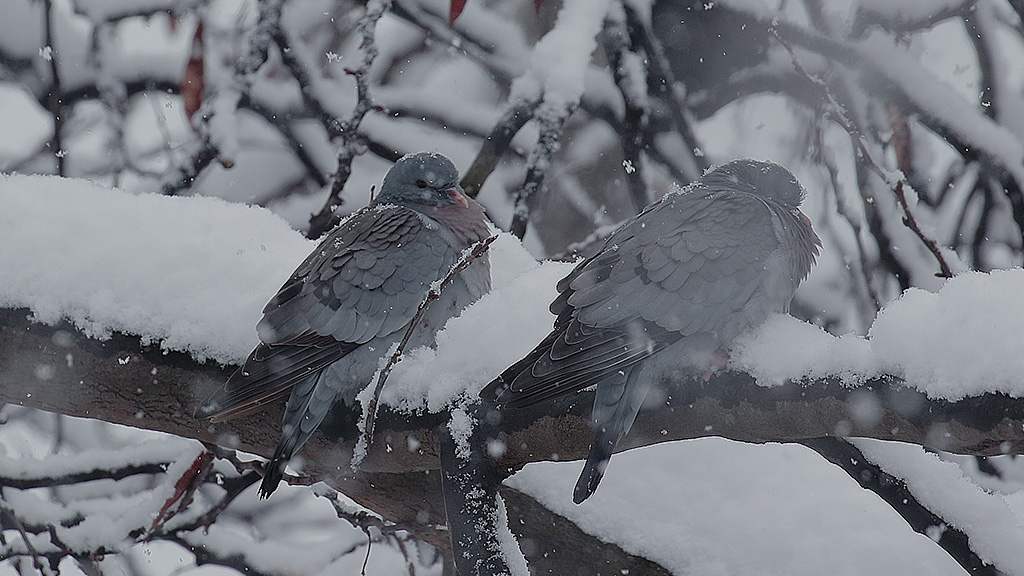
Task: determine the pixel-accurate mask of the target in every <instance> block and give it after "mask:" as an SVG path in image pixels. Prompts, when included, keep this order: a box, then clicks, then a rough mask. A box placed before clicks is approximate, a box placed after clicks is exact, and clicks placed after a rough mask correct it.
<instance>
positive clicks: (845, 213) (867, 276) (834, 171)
mask: <svg viewBox="0 0 1024 576" xmlns="http://www.w3.org/2000/svg"><path fill="white" fill-rule="evenodd" d="M818 133H819V135H820V133H821V131H820V130H819V131H818ZM823 148H824V147H823V146H820V145H819V146H818V150H819V153H820V156H821V164H822V165H823V166H824V167H825V169H826V170H827V171H828V178H829V182H830V183H831V185H832V193H833V195H834V196H835V200H836V212H837V213H838V214H839V216H840V217H842V218H843V220H845V221H846V224H847V225H848V226H849V227H850V231H851V232H853V239H854V242H855V243H856V244H857V257H858V260H859V262H860V275H861V280H862V281H863V283H864V289H865V290H866V291H867V295H868V298H869V299H870V300H871V307H872V308H873V313H872V317H874V315H875V314H877V313H878V311H879V310H880V309H881V307H882V306H881V301H880V300H879V299H878V294H877V293H876V292H875V288H874V286H872V285H871V267H870V266H869V265H868V255H867V250H866V249H865V247H864V240H863V239H862V238H861V230H862V228H861V224H860V221H859V220H858V219H856V218H854V216H853V214H852V213H851V212H850V209H849V207H848V206H847V205H846V201H845V200H843V195H842V193H841V190H840V189H841V186H839V169H838V168H836V165H835V162H833V161H832V158H830V157H828V155H827V154H825V153H824V150H823ZM851 268H852V267H851Z"/></svg>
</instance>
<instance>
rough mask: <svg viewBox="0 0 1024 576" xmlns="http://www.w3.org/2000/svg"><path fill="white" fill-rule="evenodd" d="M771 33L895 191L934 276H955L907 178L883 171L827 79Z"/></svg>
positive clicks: (907, 221)
mask: <svg viewBox="0 0 1024 576" xmlns="http://www.w3.org/2000/svg"><path fill="white" fill-rule="evenodd" d="M770 32H771V34H772V37H774V38H775V39H776V40H777V41H778V42H779V43H780V44H781V45H782V46H783V47H784V48H785V49H786V51H787V52H789V56H790V58H791V59H792V61H793V68H795V69H796V71H797V72H798V73H799V74H800V75H801V76H803V77H804V78H805V79H806V80H807V81H808V82H810V83H811V84H812V85H813V86H814V87H815V88H817V89H818V91H819V92H821V94H822V96H823V97H824V98H825V101H826V102H827V103H828V104H829V106H830V107H831V111H832V113H833V118H835V120H836V122H837V123H838V124H839V125H840V126H841V127H842V128H843V129H844V130H846V132H847V133H848V134H849V135H850V137H851V139H852V140H853V143H854V146H855V147H856V149H857V154H858V155H859V156H860V157H861V158H863V159H864V161H865V162H866V163H867V166H868V167H869V168H870V169H871V170H872V171H873V172H874V173H875V174H877V175H878V177H879V178H881V179H882V181H883V182H885V183H886V184H887V185H888V186H889V187H890V188H891V189H892V192H893V194H894V195H895V197H896V202H897V203H898V204H899V205H900V208H902V210H903V219H902V221H903V224H904V226H906V227H907V228H909V229H910V231H911V232H913V233H914V234H916V235H917V237H918V238H919V239H920V240H921V243H922V244H924V246H925V248H927V249H928V251H929V252H931V253H932V255H933V256H934V257H935V260H936V261H937V262H938V264H939V272H938V273H936V274H935V275H936V276H938V277H940V278H951V277H952V276H953V272H952V270H951V269H950V267H949V264H947V263H946V259H945V257H944V256H943V255H942V251H941V250H940V249H939V245H938V243H937V242H936V241H935V240H934V239H932V238H930V237H929V236H928V235H927V234H925V233H924V231H923V230H921V227H920V225H918V223H917V219H916V218H914V213H913V212H912V211H911V209H910V204H909V203H908V202H907V197H906V194H905V193H904V191H903V184H904V183H905V182H906V177H905V176H901V177H899V178H896V177H895V176H894V175H892V174H890V173H888V172H886V171H885V170H883V169H882V168H881V166H879V165H878V164H877V163H876V162H875V160H874V158H872V156H871V152H870V151H869V150H868V147H867V144H866V142H865V138H864V135H863V134H861V133H860V130H858V129H857V127H856V126H855V125H854V123H853V122H852V121H851V120H850V118H849V117H848V116H847V115H846V110H845V109H844V108H843V106H842V105H841V104H840V103H839V102H838V101H837V100H836V98H835V96H833V94H832V91H831V90H830V89H829V87H828V85H827V84H825V82H824V81H823V80H821V79H820V78H816V77H814V76H812V75H811V74H810V73H809V72H807V70H806V69H805V68H804V67H803V66H802V65H801V64H800V61H799V60H798V59H797V56H796V52H795V51H794V50H793V47H792V46H791V45H790V44H789V43H788V42H787V41H786V40H785V39H783V38H782V36H781V35H779V32H778V30H777V29H775V28H771V29H770Z"/></svg>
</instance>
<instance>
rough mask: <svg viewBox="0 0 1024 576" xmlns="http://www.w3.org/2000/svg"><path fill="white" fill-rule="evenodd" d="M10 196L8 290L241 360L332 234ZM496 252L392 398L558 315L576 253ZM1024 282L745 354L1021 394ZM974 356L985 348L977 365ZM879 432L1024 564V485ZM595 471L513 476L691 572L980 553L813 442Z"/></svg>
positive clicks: (224, 210)
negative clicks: (482, 285) (899, 510)
mask: <svg viewBox="0 0 1024 576" xmlns="http://www.w3.org/2000/svg"><path fill="white" fill-rule="evenodd" d="M0 206H2V207H3V209H2V210H0V270H4V272H5V273H4V274H3V276H2V277H0V306H5V307H28V308H31V309H32V310H33V311H34V312H35V314H36V317H37V319H38V320H39V321H42V322H54V321H56V320H58V319H60V318H67V319H69V320H71V321H73V322H74V323H76V325H78V326H80V327H81V328H82V329H83V330H85V331H87V332H88V333H90V334H93V335H96V336H97V337H103V335H104V334H107V333H109V332H110V331H114V330H116V331H123V332H127V333H131V334H137V335H139V336H140V337H141V338H143V339H144V340H147V341H157V342H160V343H161V344H162V345H163V346H164V347H165V348H167V349H174V350H184V351H188V352H190V353H192V354H193V355H194V356H195V357H196V358H199V359H203V358H212V359H215V360H217V361H221V362H237V361H238V360H239V359H241V358H242V357H244V355H245V354H246V353H247V352H248V350H249V347H250V346H252V345H253V344H254V343H255V331H254V329H253V325H254V324H255V322H256V320H257V319H258V317H259V310H260V308H261V307H262V305H263V303H264V302H265V301H266V300H267V299H268V298H269V297H270V295H271V294H272V293H273V292H274V291H275V290H276V289H277V287H278V286H279V284H280V283H281V282H282V281H283V280H284V279H285V278H286V277H287V275H288V274H289V273H290V271H291V269H292V267H293V266H294V265H295V264H296V263H297V262H299V261H300V260H301V259H302V257H303V256H304V255H305V253H306V252H307V251H309V250H310V249H311V248H312V244H311V243H310V242H308V241H306V240H304V239H303V238H302V237H301V235H300V234H299V233H297V232H294V231H292V230H291V229H290V228H289V227H288V226H287V225H286V224H285V222H284V221H283V220H281V219H280V218H278V217H277V216H274V215H273V214H271V213H269V212H267V211H265V210H262V209H259V208H249V207H243V206H239V205H232V204H227V203H225V202H222V201H219V200H212V199H208V198H196V197H192V198H165V197H153V196H146V195H141V196H137V195H132V194H129V193H126V192H121V191H118V190H110V189H107V188H104V187H101V186H98V185H95V184H92V183H89V182H85V181H80V180H72V179H59V178H54V177H39V176H34V177H28V176H0ZM41 222H45V225H41V224H40V223H41ZM492 262H493V266H494V286H495V291H494V292H493V293H492V294H490V295H489V296H487V297H486V298H484V299H482V300H481V301H480V302H479V303H478V304H476V305H474V306H473V307H471V308H470V309H468V310H467V311H466V312H465V313H464V314H463V316H462V317H460V318H459V319H457V320H455V321H453V322H451V323H450V324H449V327H448V328H447V330H446V331H445V332H444V333H443V334H442V336H441V337H440V344H439V346H438V349H437V351H419V352H414V353H413V354H410V356H409V358H408V359H407V360H406V361H403V362H402V363H400V364H399V367H398V368H396V370H395V372H394V374H393V376H392V379H391V380H390V381H389V384H388V388H387V390H388V394H387V395H386V399H387V400H388V401H390V402H392V403H393V404H395V405H399V406H405V407H407V408H417V409H418V408H424V407H425V408H427V409H429V410H442V409H444V408H445V407H446V406H448V405H450V403H451V402H453V401H455V400H457V399H458V398H460V397H464V395H465V394H467V392H466V391H465V389H466V388H468V389H469V390H470V392H468V393H469V394H472V391H473V390H474V389H475V388H477V387H479V386H481V385H482V384H483V383H486V382H487V381H488V380H489V379H490V378H491V377H493V376H494V375H495V374H497V373H498V372H499V371H500V370H501V369H502V368H504V367H505V366H506V365H508V364H509V363H510V362H511V361H513V360H515V359H517V358H518V357H519V356H520V355H521V354H522V353H523V352H525V351H526V350H528V349H529V348H530V347H531V346H532V345H533V344H534V343H536V341H538V340H539V339H540V337H542V336H543V335H544V333H545V332H546V330H547V329H548V328H549V327H550V322H551V317H550V315H549V314H548V312H547V311H546V307H547V303H548V302H549V301H550V300H551V298H552V297H553V295H554V288H553V285H554V282H555V281H556V280H557V279H558V278H559V277H560V276H561V275H563V274H564V273H565V272H566V271H567V270H568V269H569V266H570V265H567V264H557V263H545V264H540V265H538V264H537V263H535V262H534V261H533V260H532V258H531V257H530V256H529V255H528V254H527V253H526V252H525V251H524V250H523V249H522V247H521V246H520V245H519V244H518V242H517V241H515V240H514V239H513V238H511V237H509V236H503V237H502V238H501V239H500V240H499V242H497V243H496V244H495V245H494V247H493V253H492ZM1020 294H1024V271H1021V270H1011V271H1003V272H998V273H992V274H965V275H962V276H960V277H957V278H954V279H953V280H950V281H949V282H947V284H946V285H945V286H944V287H943V288H942V290H940V291H939V292H938V293H931V292H925V291H922V290H914V291H911V292H909V293H908V294H906V295H904V297H903V298H902V299H900V300H897V301H895V302H893V303H892V304H890V305H889V307H887V308H886V309H885V310H884V311H883V312H882V313H881V314H880V316H879V318H878V319H877V321H876V322H875V325H874V327H873V328H872V330H871V332H870V336H871V337H870V339H864V338H860V337H857V336H853V335H848V336H844V337H842V338H836V337H834V336H831V335H829V334H827V333H825V332H823V331H821V330H820V329H818V328H816V327H814V326H813V325H809V324H804V323H801V322H798V321H796V320H794V319H788V318H781V319H777V320H775V321H773V322H771V323H769V325H768V326H766V327H765V328H764V329H763V330H762V331H761V332H760V333H759V334H756V335H753V336H752V337H751V338H750V339H749V340H748V341H747V342H746V343H744V344H743V346H742V347H741V349H740V351H739V352H738V354H737V358H736V361H737V362H738V363H740V365H741V366H743V367H745V368H747V369H749V370H751V371H752V372H753V373H755V374H759V375H760V376H761V377H762V378H763V380H764V383H765V384H770V383H771V382H773V381H776V380H778V379H780V378H785V377H799V376H805V375H820V374H821V372H822V371H826V372H832V373H838V374H841V375H844V376H846V377H847V378H849V379H850V381H851V382H856V381H857V380H858V379H859V378H861V377H863V376H864V375H870V374H875V373H877V372H879V371H887V372H890V373H895V374H897V375H901V376H903V377H905V378H907V379H908V380H909V381H910V382H911V383H912V384H913V385H914V386H916V387H918V388H920V389H922V390H926V391H928V392H929V393H931V394H933V395H935V396H942V397H951V398H955V397H960V396H963V395H969V394H974V393H978V392H982V391H986V390H995V389H1001V390H1006V391H1009V392H1011V393H1013V394H1019V393H1020V392H1021V391H1022V389H1024V386H1022V384H1021V383H1020V382H1019V380H1015V379H1014V376H1015V375H1017V374H1020V373H1021V368H1024V367H1022V366H1021V362H1022V360H1021V358H1020V355H1019V354H1018V353H1017V351H1016V350H1015V349H1014V347H1013V346H1012V345H1011V344H1012V343H1013V342H1015V340H1014V339H1013V338H1010V337H1008V336H1011V335H1012V334H1014V333H1016V332H1015V330H1016V327H1019V326H1020V325H1021V324H1022V323H1024V322H1022V321H1024V304H1022V302H1024V300H1022V299H1021V297H1020ZM509 322H514V324H512V325H510V324H508V323H509ZM911 336H912V337H911ZM780 343H785V345H784V346H782V347H780ZM496 351H497V352H496ZM970 358H974V359H977V358H984V359H985V362H983V363H981V365H979V363H977V362H970V363H968V364H967V365H969V366H970V367H971V369H970V370H968V371H964V370H962V369H960V368H958V367H959V366H962V365H964V364H963V363H964V362H967V360H968V359H970ZM826 360H828V361H827V362H826ZM403 365H404V366H403ZM982 368H984V370H982ZM432 373H444V374H447V375H449V376H451V377H450V378H449V379H448V380H449V381H450V382H451V383H452V386H451V387H449V388H445V389H434V390H428V389H423V388H422V387H420V386H418V384H417V383H418V382H422V381H424V380H426V381H436V380H435V379H433V378H425V377H423V376H424V374H427V375H429V374H432ZM972 373H974V374H975V376H972ZM977 374H981V376H977ZM414 375H418V376H419V378H414ZM954 383H959V384H955V385H954ZM0 434H2V436H0V440H2V442H3V444H4V445H5V447H6V450H5V451H6V452H7V453H9V454H10V453H12V450H13V453H15V454H17V453H20V450H17V449H12V448H11V442H15V443H16V442H17V433H16V432H11V431H10V430H9V429H8V427H4V429H3V430H2V433H0ZM12 435H13V437H12ZM863 448H864V450H865V451H866V452H867V453H868V454H869V456H870V457H871V458H872V459H875V460H877V461H879V462H883V463H884V464H885V465H886V466H887V467H888V466H889V465H890V464H891V466H892V470H893V472H894V473H896V474H897V475H901V476H905V477H907V478H908V479H910V480H911V483H912V485H920V486H921V487H922V490H923V494H924V496H922V499H923V500H924V501H925V503H926V504H927V505H929V506H932V507H933V509H934V510H935V511H938V512H941V513H942V514H943V515H944V516H945V517H947V519H948V520H950V521H951V522H953V523H954V524H955V525H957V526H958V527H960V528H961V529H962V530H964V531H965V532H966V533H967V534H968V535H969V536H971V537H972V538H976V539H977V542H978V544H977V545H976V546H975V550H976V551H977V552H978V553H979V554H980V555H981V556H982V557H983V558H985V559H988V560H992V561H995V562H997V564H998V565H999V567H1000V568H1001V569H1002V570H1003V571H1004V572H1006V573H1007V574H1024V552H1021V547H1020V546H1019V543H1020V542H1024V528H1022V525H1024V492H1020V491H1018V488H1019V486H1018V485H1016V484H1014V483H1012V482H1010V483H1006V484H1004V485H1002V486H1000V487H999V488H998V489H992V488H991V487H990V489H989V490H988V491H985V490H982V489H981V488H980V487H979V486H978V485H977V484H976V483H975V482H974V481H972V480H971V479H969V478H968V477H965V476H963V473H962V472H961V471H960V468H959V467H958V466H956V465H955V464H951V463H949V462H944V461H941V460H939V459H938V458H936V457H935V456H933V455H929V454H925V453H924V452H923V451H922V450H921V449H920V448H917V447H913V446H910V447H907V446H898V445H887V444H882V443H878V442H870V443H864V446H863ZM638 470H643V471H644V473H643V474H642V475H639V474H637V473H636V471H638ZM578 471H579V463H538V464H532V465H529V466H527V467H526V469H524V470H523V471H522V472H521V473H519V474H518V475H516V476H515V477H513V478H512V479H511V480H510V481H509V482H510V484H511V485H512V486H514V487H516V488H518V489H521V490H524V491H526V492H528V493H530V494H532V495H534V496H536V497H537V498H538V499H539V500H541V501H542V502H543V503H544V504H545V505H547V506H549V507H550V508H551V509H552V510H554V511H556V512H558V513H560V514H564V515H565V516H567V517H569V518H571V519H573V520H574V521H576V522H577V523H578V524H579V525H580V526H581V527H582V528H583V529H584V530H587V531H588V532H591V533H593V534H595V535H598V536H600V537H602V538H605V539H607V540H609V541H613V542H616V543H619V544H621V545H622V546H623V547H624V548H626V549H627V550H630V551H632V552H635V553H638V554H642V555H644V556H646V557H648V558H651V559H653V560H655V561H657V562H659V563H662V564H664V565H665V566H667V567H670V568H671V569H673V570H675V571H678V572H680V573H690V572H699V573H707V574H780V575H781V574H808V575H811V574H822V573H833V574H863V573H873V574H893V575H895V574H906V573H934V574H957V573H960V572H961V570H960V568H959V567H958V566H957V565H956V564H955V563H954V562H953V561H952V560H950V558H949V557H948V556H947V555H946V553H945V552H943V551H942V550H941V549H940V548H939V547H938V546H936V545H935V544H933V543H932V542H930V541H929V540H928V539H927V538H926V537H923V536H920V535H917V534H915V533H913V532H912V531H911V530H910V529H909V528H908V527H907V526H906V524H905V523H903V521H902V520H901V519H900V518H899V517H898V516H897V515H896V513H895V512H893V511H892V509H891V508H889V507H888V506H887V505H886V504H884V503H883V502H882V501H881V500H879V499H878V498H877V497H875V496H874V495H872V494H870V493H867V492H865V491H863V490H861V489H860V488H859V487H858V486H857V485H856V484H855V483H854V482H853V481H852V480H851V479H850V478H849V477H848V476H846V475H845V474H844V473H843V472H841V471H840V470H838V469H836V468H834V467H833V466H831V465H830V464H827V463H826V462H825V461H824V460H823V459H821V458H820V457H818V456H816V455H815V454H814V453H812V452H810V451H809V450H807V449H805V448H803V447H799V446H791V445H775V444H770V445H765V446H753V445H746V444H740V443H735V442H730V441H725V440H719V439H702V440H695V441H687V442H677V443H670V444H665V445H659V446H652V447H649V448H644V449H641V450H635V451H631V452H629V453H625V454H621V455H618V456H616V457H615V458H614V459H613V461H612V464H611V467H610V469H609V472H608V475H607V477H606V479H605V480H604V482H603V483H602V486H601V489H600V490H598V492H597V494H596V495H595V496H594V497H593V498H591V499H590V500H589V501H587V502H586V503H585V504H584V505H583V506H578V507H577V506H574V505H572V504H571V502H570V494H571V490H570V486H571V485H572V483H573V482H574V480H575V478H576V475H577V473H578ZM268 561H269V560H268ZM2 573H3V572H2V571H0V574H2Z"/></svg>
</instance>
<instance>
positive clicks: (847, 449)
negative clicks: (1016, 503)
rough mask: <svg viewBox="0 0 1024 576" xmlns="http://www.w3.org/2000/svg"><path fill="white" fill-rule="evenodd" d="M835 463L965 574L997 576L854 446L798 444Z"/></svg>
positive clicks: (825, 441) (838, 441)
mask: <svg viewBox="0 0 1024 576" xmlns="http://www.w3.org/2000/svg"><path fill="white" fill-rule="evenodd" d="M800 443H801V444H803V445H804V446H807V447H808V448H810V449H811V450H814V451H815V452H817V453H818V454H821V455H822V456H823V457H824V458H825V459H826V460H828V461H829V462H831V463H833V464H835V465H836V466H838V467H839V468H840V469H842V470H843V471H844V472H846V473H847V474H849V475H850V477H851V478H853V479H854V480H856V481H857V483H858V484H860V486H861V488H864V489H866V490H871V491H872V492H874V493H875V494H878V495H879V496H880V497H881V498H882V499H883V500H885V502H886V503H887V504H889V505H890V506H892V508H893V509H894V510H896V512H898V513H899V515H900V516H902V517H903V519H904V520H906V521H907V524H910V527H911V528H913V529H914V531H915V532H918V533H920V534H924V535H925V536H928V537H929V538H932V539H935V535H936V534H938V539H937V540H936V542H937V543H938V545H939V546H941V547H942V549H943V550H945V551H946V552H947V553H949V555H950V556H952V557H953V559H954V560H956V561H957V563H958V564H960V565H961V566H963V567H964V570H966V571H967V573H968V574H978V575H980V576H999V575H1000V574H1002V572H1000V571H999V570H998V569H997V568H996V567H995V566H992V565H991V564H986V563H985V561H984V560H982V559H981V558H980V557H979V556H978V555H977V554H976V553H975V552H974V551H973V550H971V548H970V546H969V545H968V543H967V535H966V534H964V533H963V532H962V531H960V530H958V529H957V528H956V527H954V526H950V525H948V524H947V523H946V522H945V521H944V520H943V519H942V518H940V517H939V516H936V515H935V514H934V513H933V512H932V511H931V510H928V509H927V508H925V506H924V505H923V504H921V503H920V502H919V501H918V500H917V498H915V497H914V494H913V492H912V491H911V490H910V488H909V487H908V486H907V485H906V483H905V482H903V481H902V480H900V479H899V478H897V477H895V476H893V475H891V474H889V473H888V472H886V471H885V470H883V469H882V468H880V467H879V466H877V465H875V464H872V463H871V462H870V461H869V460H868V458H867V457H866V456H865V455H864V453H863V452H861V451H860V449H858V448H857V447H856V446H854V445H853V444H851V443H850V442H848V441H846V440H844V439H842V438H827V437H826V438H812V439H808V440H804V441H802V442H800Z"/></svg>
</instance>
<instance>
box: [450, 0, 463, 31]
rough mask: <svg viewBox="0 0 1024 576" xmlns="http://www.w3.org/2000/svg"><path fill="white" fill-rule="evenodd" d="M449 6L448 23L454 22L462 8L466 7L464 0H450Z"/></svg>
mask: <svg viewBox="0 0 1024 576" xmlns="http://www.w3.org/2000/svg"><path fill="white" fill-rule="evenodd" d="M451 2H452V3H451V6H450V7H449V9H448V25H449V26H451V25H452V24H455V19H456V18H458V17H459V14H462V9H463V8H465V7H466V0H451Z"/></svg>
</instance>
